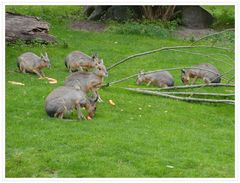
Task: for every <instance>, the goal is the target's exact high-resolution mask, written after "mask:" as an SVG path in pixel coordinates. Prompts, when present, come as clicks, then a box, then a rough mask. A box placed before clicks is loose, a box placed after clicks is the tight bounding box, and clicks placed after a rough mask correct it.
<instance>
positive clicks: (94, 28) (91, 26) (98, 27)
mask: <svg viewBox="0 0 240 183" xmlns="http://www.w3.org/2000/svg"><path fill="white" fill-rule="evenodd" d="M71 28H73V29H77V30H84V31H89V32H103V31H104V30H105V29H106V28H107V26H106V24H104V23H101V22H93V21H78V22H73V23H72V24H71Z"/></svg>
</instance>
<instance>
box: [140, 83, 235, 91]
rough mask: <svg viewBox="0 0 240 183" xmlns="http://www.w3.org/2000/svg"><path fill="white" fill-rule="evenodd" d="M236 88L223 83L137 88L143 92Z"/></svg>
mask: <svg viewBox="0 0 240 183" xmlns="http://www.w3.org/2000/svg"><path fill="white" fill-rule="evenodd" d="M221 86H222V87H235V85H234V84H223V83H210V84H200V85H184V86H171V87H166V88H136V89H141V90H157V91H159V90H172V89H188V88H199V87H221Z"/></svg>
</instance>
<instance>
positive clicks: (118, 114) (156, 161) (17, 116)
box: [5, 6, 235, 178]
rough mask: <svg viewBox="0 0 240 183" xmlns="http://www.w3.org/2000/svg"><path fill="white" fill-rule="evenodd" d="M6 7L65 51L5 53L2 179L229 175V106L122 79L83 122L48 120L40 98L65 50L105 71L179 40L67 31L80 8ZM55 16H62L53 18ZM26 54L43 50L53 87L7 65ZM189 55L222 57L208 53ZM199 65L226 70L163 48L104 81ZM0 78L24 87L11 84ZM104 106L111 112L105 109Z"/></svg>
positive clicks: (60, 70)
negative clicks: (92, 58)
mask: <svg viewBox="0 0 240 183" xmlns="http://www.w3.org/2000/svg"><path fill="white" fill-rule="evenodd" d="M34 9H35V10H34ZM7 10H15V11H17V12H21V13H26V14H29V15H38V16H41V15H44V16H43V17H44V19H46V20H48V21H49V22H50V24H51V30H50V34H52V35H54V36H56V37H57V38H58V39H59V40H64V41H65V42H66V43H68V47H64V46H63V45H61V44H59V45H54V46H53V45H38V44H33V45H25V44H15V45H8V46H6V148H5V151H6V169H5V170H6V177H160V178H161V177H234V170H235V169H234V160H235V159H234V125H235V124H234V106H233V105H224V104H206V103H202V104H200V103H187V102H182V101H176V100H171V99H166V98H161V97H157V96H149V95H142V94H137V93H134V92H130V91H125V90H123V89H121V88H120V87H124V86H125V87H127V86H130V87H136V85H135V79H130V80H128V81H126V82H122V83H119V84H116V85H113V86H112V87H108V88H104V89H101V90H100V95H101V98H102V99H103V100H104V102H102V103H98V106H97V112H96V116H95V118H94V119H93V120H92V121H77V120H76V113H74V114H73V115H72V116H71V121H70V120H59V119H55V118H50V117H48V116H47V114H46V112H45V110H44V100H45V97H46V96H47V95H48V94H49V93H50V92H51V91H52V90H53V89H54V88H56V87H58V86H61V85H63V83H64V79H65V78H66V77H67V76H68V74H69V73H68V71H67V70H66V68H65V65H64V58H65V56H66V55H67V54H68V53H69V52H71V51H73V50H81V51H83V52H85V53H87V54H89V55H90V54H92V53H93V52H97V53H98V54H99V56H100V57H102V58H103V59H104V63H105V65H106V66H110V65H112V64H113V63H115V62H117V61H119V60H120V59H122V58H125V57H126V56H129V55H131V54H134V53H139V52H143V51H147V50H151V49H156V48H159V47H162V46H175V45H188V44H189V42H186V41H181V40H174V39H161V38H159V37H147V36H140V35H123V34H116V33H111V32H84V31H77V30H72V29H70V28H69V18H68V17H70V18H71V17H72V16H73V15H72V14H70V13H68V12H70V10H71V12H75V14H76V16H75V18H76V19H78V18H79V19H80V18H81V16H82V15H81V14H77V13H76V12H78V11H81V7H70V6H69V7H68V8H66V9H64V8H63V7H48V8H46V7H45V8H43V7H41V6H39V7H34V8H31V9H30V8H27V7H16V6H15V7H7ZM59 10H60V11H59ZM55 13H56V14H55ZM58 14H60V15H66V16H64V17H67V18H66V19H64V18H62V19H58V18H59V17H58ZM27 51H32V52H35V53H37V54H40V52H44V51H47V52H48V55H49V58H50V59H51V64H52V69H45V73H46V75H47V76H48V77H53V78H55V79H57V80H58V83H57V84H56V85H50V84H48V82H47V81H46V80H39V79H38V77H37V76H36V75H33V74H25V75H24V74H22V73H19V72H18V69H17V66H16V58H17V57H18V56H19V55H20V54H22V53H24V52H27ZM187 51H190V50H187ZM191 51H197V52H201V53H207V54H212V53H214V54H216V53H224V54H229V53H227V52H226V51H223V50H218V49H209V48H208V49H204V48H201V49H194V50H191ZM229 55H230V56H233V55H231V54H229ZM219 58H220V57H219ZM222 59H223V60H225V61H226V59H225V58H222ZM204 62H208V63H212V64H214V65H215V66H216V67H217V68H218V69H219V71H220V72H222V73H223V72H226V71H228V70H229V69H231V67H230V66H229V65H227V64H224V63H222V62H218V61H215V60H213V59H211V58H209V57H201V56H198V55H191V54H186V53H179V52H170V51H164V52H160V53H155V54H151V55H148V56H143V57H139V58H136V59H132V60H129V61H128V62H126V63H124V64H122V65H119V66H118V67H116V68H114V69H112V70H110V72H109V77H108V78H107V79H106V82H109V81H114V80H117V79H121V78H123V77H125V76H129V75H132V74H135V73H137V72H138V71H140V70H142V69H144V70H145V71H148V70H156V69H162V68H172V67H182V66H191V65H193V64H197V63H204ZM228 62H229V63H230V61H228ZM171 73H172V75H173V76H174V78H175V85H182V83H181V80H180V71H173V72H171ZM226 77H230V76H229V75H226ZM9 80H14V81H18V82H22V83H25V86H17V85H11V84H9V83H8V82H7V81H9ZM200 82H201V81H200ZM200 82H199V83H200ZM223 82H224V80H223ZM195 90H196V89H195ZM195 90H190V91H195ZM231 90H233V88H217V87H214V88H202V89H200V90H196V91H200V92H202V91H208V92H221V93H223V92H225V93H227V92H228V93H229V92H231ZM188 91H189V90H188ZM109 99H112V100H113V101H114V102H115V103H116V106H111V105H110V104H109V103H108V100H109Z"/></svg>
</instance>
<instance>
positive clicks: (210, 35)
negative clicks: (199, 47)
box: [191, 28, 235, 45]
mask: <svg viewBox="0 0 240 183" xmlns="http://www.w3.org/2000/svg"><path fill="white" fill-rule="evenodd" d="M229 31H235V29H234V28H231V29H226V30H223V31H221V32H216V33H213V34H208V35H206V36H203V37H201V38H199V39H198V40H196V41H194V42H193V43H192V44H191V45H194V44H196V43H197V42H199V41H201V40H203V39H206V38H208V37H212V36H216V35H219V34H223V33H225V32H229Z"/></svg>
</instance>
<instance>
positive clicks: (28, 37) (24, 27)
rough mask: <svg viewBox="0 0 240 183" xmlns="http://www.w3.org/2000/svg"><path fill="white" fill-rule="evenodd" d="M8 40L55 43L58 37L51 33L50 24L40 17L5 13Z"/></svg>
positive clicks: (6, 37)
mask: <svg viewBox="0 0 240 183" xmlns="http://www.w3.org/2000/svg"><path fill="white" fill-rule="evenodd" d="M5 32H6V34H5V39H6V42H7V43H9V42H16V41H17V40H21V41H25V42H33V41H38V42H40V43H54V42H55V41H56V39H55V38H54V36H52V35H49V34H48V32H49V24H48V23H47V22H44V21H41V20H40V19H39V18H38V17H33V16H26V15H21V14H17V13H11V12H6V13H5Z"/></svg>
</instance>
